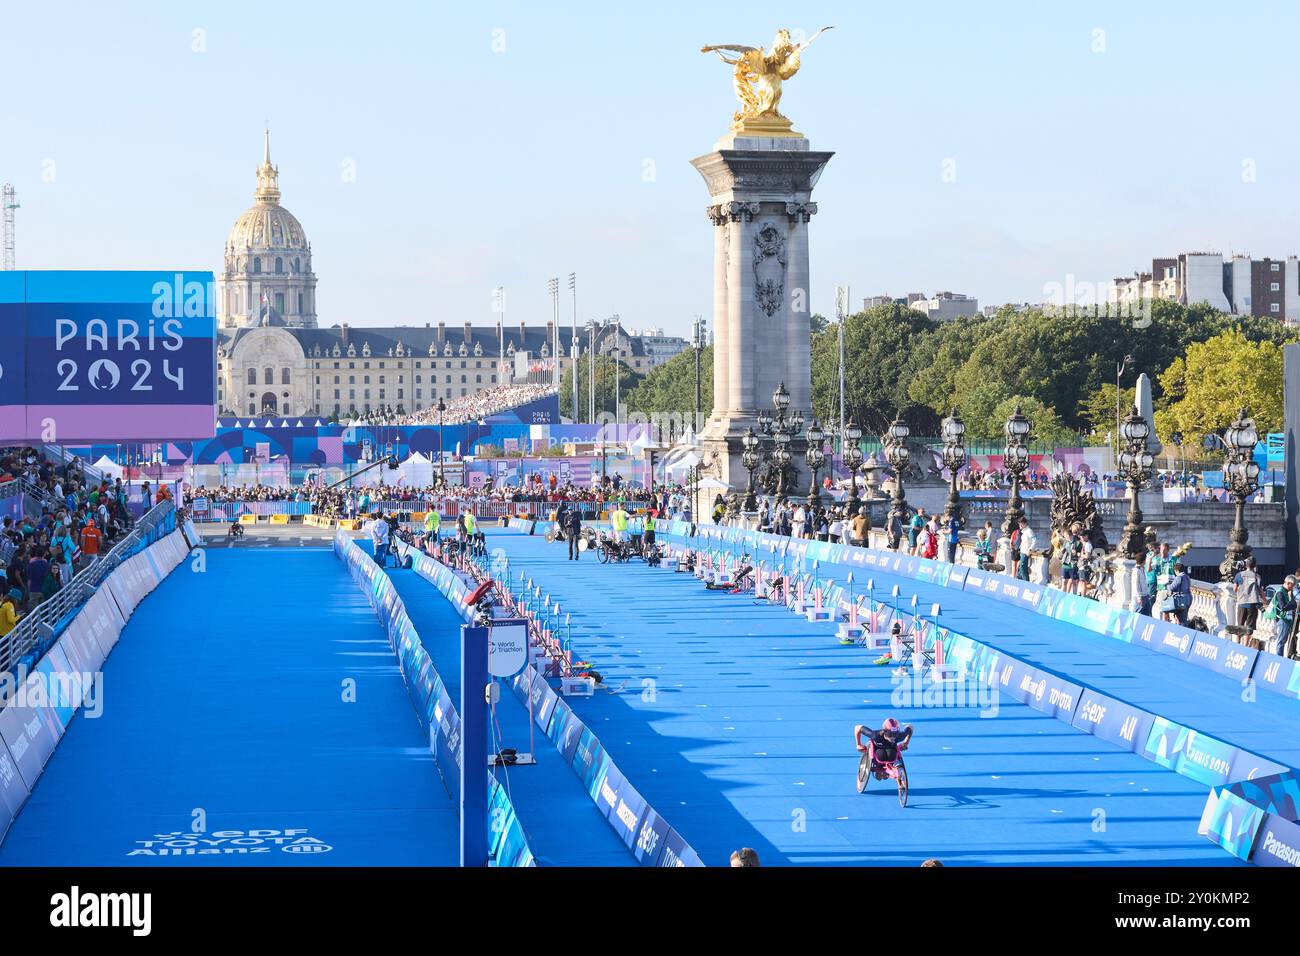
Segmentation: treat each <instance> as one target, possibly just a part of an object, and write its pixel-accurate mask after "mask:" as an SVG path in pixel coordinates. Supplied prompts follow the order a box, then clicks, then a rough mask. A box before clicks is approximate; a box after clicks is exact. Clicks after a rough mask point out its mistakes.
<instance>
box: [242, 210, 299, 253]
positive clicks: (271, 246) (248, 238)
mask: <svg viewBox="0 0 1300 956" xmlns="http://www.w3.org/2000/svg"><path fill="white" fill-rule="evenodd" d="M226 243H227V245H228V246H229V247H230V249H231V251H232V252H239V251H241V250H243V249H253V250H263V249H265V250H284V251H290V252H306V251H307V237H306V236H305V235H304V234H303V231H302V223H300V222H299V221H298V220H297V218H296V217H295V216H294V215H293V213H291V212H289V210H287V209H285V208H284V207H283V206H281V205H280V204H279V203H264V202H258V203H256V204H255V205H253V206H252V207H251V208H249V209H248V210H246V211H245V212H244V214H243V215H241V216H240V217H239V218H238V219H236V220H235V224H234V226H232V227H231V229H230V237H229V238H228V239H227V240H226Z"/></svg>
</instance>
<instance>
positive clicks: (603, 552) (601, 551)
mask: <svg viewBox="0 0 1300 956" xmlns="http://www.w3.org/2000/svg"><path fill="white" fill-rule="evenodd" d="M596 557H598V558H600V563H601V564H609V546H608V545H602V546H601V547H599V548H597V549H596Z"/></svg>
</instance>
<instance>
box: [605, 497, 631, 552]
mask: <svg viewBox="0 0 1300 956" xmlns="http://www.w3.org/2000/svg"><path fill="white" fill-rule="evenodd" d="M627 519H628V514H627V512H626V511H625V510H624V509H623V505H622V504H621V503H620V504H619V506H618V508H616V509H615V511H614V513H613V514H612V515H610V518H609V520H610V523H611V524H612V525H613V526H614V541H615V542H616V543H618V544H624V543H625V542H626V541H627Z"/></svg>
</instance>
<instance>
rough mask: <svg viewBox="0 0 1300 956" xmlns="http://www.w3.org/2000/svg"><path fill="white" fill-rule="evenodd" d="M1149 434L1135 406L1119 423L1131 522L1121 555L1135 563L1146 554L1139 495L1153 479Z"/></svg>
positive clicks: (1120, 461) (1121, 462)
mask: <svg viewBox="0 0 1300 956" xmlns="http://www.w3.org/2000/svg"><path fill="white" fill-rule="evenodd" d="M1150 435H1151V428H1150V426H1149V425H1147V422H1146V419H1145V418H1143V417H1142V414H1141V413H1140V412H1139V411H1138V410H1137V407H1136V406H1134V407H1133V408H1132V410H1130V411H1129V413H1128V414H1127V415H1125V416H1124V419H1123V420H1122V421H1121V422H1120V424H1119V439H1120V449H1121V450H1120V453H1119V458H1118V466H1119V468H1118V470H1119V474H1120V477H1121V478H1123V479H1124V481H1125V482H1126V483H1127V484H1128V494H1129V506H1128V519H1127V520H1126V521H1125V522H1124V532H1123V535H1122V537H1121V538H1120V546H1119V552H1120V554H1121V556H1123V557H1125V558H1128V559H1129V560H1132V561H1138V560H1141V558H1142V557H1143V555H1145V554H1146V535H1145V533H1144V532H1143V530H1142V509H1141V508H1140V507H1139V506H1138V492H1140V491H1141V490H1142V488H1143V486H1145V485H1146V483H1147V481H1148V480H1150V478H1151V469H1152V466H1153V465H1154V464H1155V460H1154V459H1153V458H1152V456H1151V452H1149V451H1147V439H1148V437H1150Z"/></svg>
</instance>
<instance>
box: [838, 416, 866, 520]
mask: <svg viewBox="0 0 1300 956" xmlns="http://www.w3.org/2000/svg"><path fill="white" fill-rule="evenodd" d="M861 441H862V429H861V428H859V427H858V423H857V422H856V421H854V420H853V419H852V418H850V419H849V420H848V421H847V422H846V423H845V425H844V434H843V435H842V436H841V441H840V455H841V457H842V458H843V459H844V467H845V468H847V469H848V470H849V501H848V504H849V514H850V515H852V514H854V513H856V512H857V510H858V469H859V468H861V467H862V448H861V447H860V446H859V444H858V443H859V442H861Z"/></svg>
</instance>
